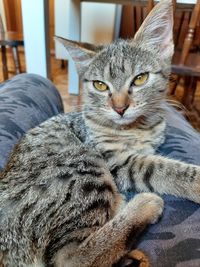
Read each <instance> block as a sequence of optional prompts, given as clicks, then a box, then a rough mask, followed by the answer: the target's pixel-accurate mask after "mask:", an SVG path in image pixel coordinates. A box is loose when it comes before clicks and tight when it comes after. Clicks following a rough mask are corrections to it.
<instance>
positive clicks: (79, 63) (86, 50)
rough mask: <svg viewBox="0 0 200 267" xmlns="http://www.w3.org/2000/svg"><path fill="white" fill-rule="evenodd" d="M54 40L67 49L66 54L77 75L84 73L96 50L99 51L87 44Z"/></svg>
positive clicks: (62, 39)
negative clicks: (72, 63)
mask: <svg viewBox="0 0 200 267" xmlns="http://www.w3.org/2000/svg"><path fill="white" fill-rule="evenodd" d="M54 39H55V40H56V41H59V42H60V43H62V44H63V45H64V47H65V48H66V49H67V52H68V53H69V55H70V56H71V58H72V59H73V61H74V63H75V66H76V69H77V72H78V74H79V75H82V74H83V73H84V72H85V69H86V68H87V66H88V65H89V63H90V62H91V60H92V58H93V57H94V56H95V55H96V52H97V50H99V47H97V46H95V45H92V44H89V43H81V42H76V41H71V40H67V39H64V38H62V37H58V36H55V37H54Z"/></svg>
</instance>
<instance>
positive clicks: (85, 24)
mask: <svg viewBox="0 0 200 267" xmlns="http://www.w3.org/2000/svg"><path fill="white" fill-rule="evenodd" d="M68 12H69V1H63V0H55V35H58V36H62V37H66V38H67V37H68V25H67V13H68ZM81 20H82V27H81V40H82V41H85V42H91V43H109V42H111V41H112V38H113V28H114V20H115V5H113V4H100V3H87V2H85V3H82V18H81ZM55 51H56V57H57V58H60V59H61V58H62V59H67V58H68V56H67V53H66V50H65V49H64V48H63V47H62V45H60V44H58V43H56V49H55Z"/></svg>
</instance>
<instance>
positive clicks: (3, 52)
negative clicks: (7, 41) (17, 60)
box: [1, 45, 8, 81]
mask: <svg viewBox="0 0 200 267" xmlns="http://www.w3.org/2000/svg"><path fill="white" fill-rule="evenodd" d="M1 60H2V71H3V79H4V81H5V80H7V79H8V67H7V57H6V46H5V45H2V46H1Z"/></svg>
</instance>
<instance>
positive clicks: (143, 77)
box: [132, 72, 149, 86]
mask: <svg viewBox="0 0 200 267" xmlns="http://www.w3.org/2000/svg"><path fill="white" fill-rule="evenodd" d="M148 77H149V73H147V72H145V73H141V74H139V75H137V76H136V77H135V78H134V79H133V82H132V85H135V86H140V85H143V84H144V83H145V82H146V81H147V79H148Z"/></svg>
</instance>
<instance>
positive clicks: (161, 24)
mask: <svg viewBox="0 0 200 267" xmlns="http://www.w3.org/2000/svg"><path fill="white" fill-rule="evenodd" d="M133 41H134V42H137V43H139V44H141V45H142V46H145V47H146V48H147V49H156V50H157V51H158V52H159V53H160V55H159V56H160V57H161V59H164V60H166V59H167V60H171V57H172V55H173V52H174V44H173V3H172V0H161V1H160V2H159V3H158V4H157V5H156V6H155V7H154V8H153V10H152V11H151V12H150V13H149V15H148V16H147V17H146V19H145V20H144V22H143V23H142V25H141V27H140V29H139V30H138V32H137V33H136V35H135V37H134V39H133Z"/></svg>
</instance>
